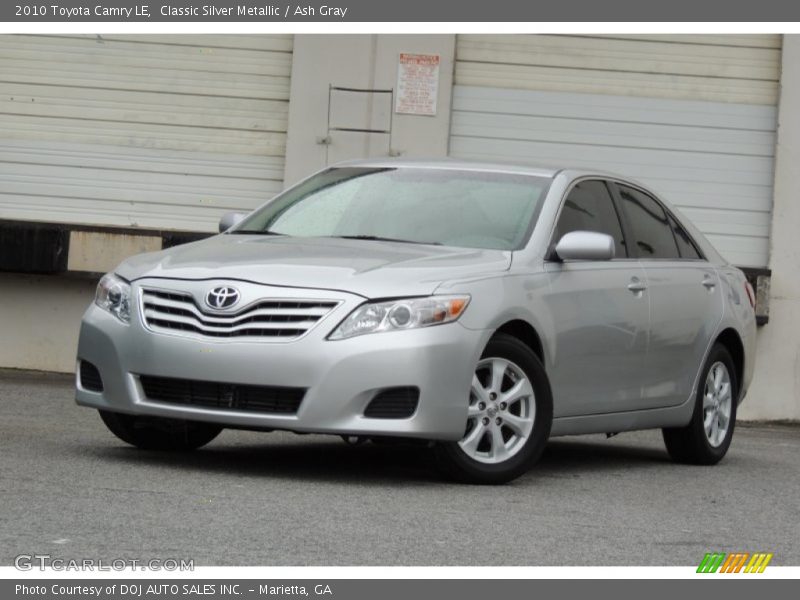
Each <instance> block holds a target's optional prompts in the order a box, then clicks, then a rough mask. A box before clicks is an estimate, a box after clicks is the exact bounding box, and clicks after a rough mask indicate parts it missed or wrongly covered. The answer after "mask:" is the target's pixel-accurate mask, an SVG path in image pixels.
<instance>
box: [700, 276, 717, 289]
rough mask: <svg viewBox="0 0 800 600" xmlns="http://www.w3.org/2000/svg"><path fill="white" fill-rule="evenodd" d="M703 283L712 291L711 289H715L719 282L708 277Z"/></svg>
mask: <svg viewBox="0 0 800 600" xmlns="http://www.w3.org/2000/svg"><path fill="white" fill-rule="evenodd" d="M703 285H704V286H705V288H706V289H707V290H708V291H709V292H710V291H711V290H713V289H714V288H715V287H717V282H716V281H714V280H713V279H711V278H708V279H703Z"/></svg>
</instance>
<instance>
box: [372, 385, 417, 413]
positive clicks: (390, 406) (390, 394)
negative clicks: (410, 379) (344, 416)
mask: <svg viewBox="0 0 800 600" xmlns="http://www.w3.org/2000/svg"><path fill="white" fill-rule="evenodd" d="M418 404H419V388H416V387H394V388H387V389H385V390H382V391H380V392H378V394H377V395H376V396H375V397H374V398H373V399H372V400H371V401H370V403H369V404H368V405H367V408H366V409H365V410H364V416H365V417H369V418H370V419H408V418H409V417H411V416H412V415H413V414H414V413H415V412H416V410H417V405H418Z"/></svg>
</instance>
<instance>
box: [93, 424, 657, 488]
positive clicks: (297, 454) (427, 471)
mask: <svg viewBox="0 0 800 600" xmlns="http://www.w3.org/2000/svg"><path fill="white" fill-rule="evenodd" d="M303 437H305V436H303ZM84 451H89V452H90V453H92V454H94V455H95V457H96V458H98V459H102V460H114V461H119V462H120V463H125V464H128V465H132V466H133V465H147V464H152V465H158V466H170V467H176V468H182V469H192V470H195V471H198V472H215V473H220V474H227V475H233V476H240V477H266V478H270V479H287V480H289V479H291V480H298V479H307V480H313V481H328V482H339V483H342V482H345V483H347V482H354V483H358V484H360V485H364V484H379V485H387V484H398V485H404V486H409V485H412V486H413V485H431V484H438V485H454V484H451V483H449V482H448V481H447V480H445V479H444V478H443V477H442V476H441V475H440V474H439V472H438V470H437V469H436V466H435V463H434V459H433V453H432V451H431V450H430V448H427V447H425V446H421V445H407V444H373V443H367V444H364V445H360V446H348V445H346V444H345V443H344V442H342V441H341V440H339V438H337V437H323V436H309V438H308V440H307V441H306V440H300V441H297V442H291V443H286V442H285V441H281V442H278V443H275V444H270V443H269V442H265V443H258V444H255V443H254V444H242V443H237V444H229V445H223V444H220V443H218V444H211V445H209V446H208V447H206V448H203V449H201V450H197V451H195V452H185V453H172V452H156V451H142V450H137V449H135V448H132V447H128V446H117V445H115V446H113V447H109V446H107V445H103V446H97V445H92V446H84ZM668 462H670V461H669V458H668V456H667V454H666V451H664V450H660V449H654V448H650V447H645V446H641V447H637V446H630V445H620V444H613V443H607V442H605V440H601V439H594V440H587V441H583V440H581V441H574V440H573V439H558V440H553V441H550V442H549V443H548V445H547V447H546V448H545V451H544V454H543V456H542V458H541V460H540V461H539V463H538V464H537V465H536V466H535V467H534V468H533V469H532V470H531V471H530V472H528V473H527V474H526V475H525V476H523V477H522V478H520V479H519V480H518V481H519V482H520V483H522V482H526V481H527V482H529V483H532V482H535V480H536V479H542V478H551V477H564V476H568V477H578V476H580V475H582V474H585V473H587V472H591V473H598V472H602V471H603V470H608V471H619V470H621V469H647V468H653V467H658V466H659V465H663V464H664V463H668ZM455 485H457V484H455Z"/></svg>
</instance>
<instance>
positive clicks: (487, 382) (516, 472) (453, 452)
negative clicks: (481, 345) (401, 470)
mask: <svg viewBox="0 0 800 600" xmlns="http://www.w3.org/2000/svg"><path fill="white" fill-rule="evenodd" d="M552 419H553V401H552V397H551V394H550V385H549V383H548V381H547V375H546V373H545V371H544V367H543V366H542V364H541V362H540V361H539V359H538V358H537V356H536V355H535V354H534V353H533V351H531V349H530V348H528V346H526V345H525V344H523V343H522V342H520V341H519V340H518V339H517V338H515V337H512V336H509V335H506V334H497V335H496V336H495V337H493V338H492V339H491V340H490V341H489V343H488V344H487V346H486V349H485V350H484V352H483V355H482V357H481V359H480V361H478V365H477V367H476V369H475V373H474V375H473V378H472V386H471V389H470V396H469V407H468V412H467V425H466V429H465V432H464V437H463V439H462V440H461V441H459V442H448V443H440V444H437V445H436V447H435V452H436V457H437V461H438V464H439V466H440V467H441V468H442V469H443V470H444V471H445V473H446V474H448V475H449V476H451V477H453V478H454V479H457V480H459V481H463V482H466V483H482V484H500V483H507V482H508V481H511V480H513V479H516V478H517V477H519V476H520V475H522V474H523V473H525V472H526V471H527V470H528V469H529V468H530V467H531V466H532V465H533V463H534V462H536V461H537V460H538V459H539V457H540V456H541V454H542V451H543V450H544V446H545V444H546V443H547V438H548V436H549V435H550V426H551V424H552Z"/></svg>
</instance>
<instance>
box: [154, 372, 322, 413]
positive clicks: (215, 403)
mask: <svg viewBox="0 0 800 600" xmlns="http://www.w3.org/2000/svg"><path fill="white" fill-rule="evenodd" d="M139 381H140V382H141V384H142V389H143V390H144V394H145V396H147V398H148V399H149V400H155V401H157V402H168V403H170V404H188V405H191V406H198V407H203V408H218V409H223V410H243V411H249V412H261V413H271V414H282V415H293V414H295V413H297V410H298V409H299V408H300V402H302V400H303V396H304V395H305V393H306V389H305V388H293V387H277V386H263V385H240V384H233V383H217V382H213V381H198V380H193V379H174V378H172V377H155V376H152V375H140V376H139Z"/></svg>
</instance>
